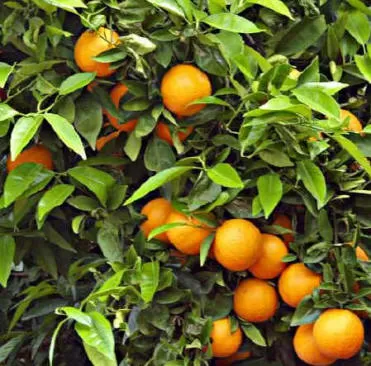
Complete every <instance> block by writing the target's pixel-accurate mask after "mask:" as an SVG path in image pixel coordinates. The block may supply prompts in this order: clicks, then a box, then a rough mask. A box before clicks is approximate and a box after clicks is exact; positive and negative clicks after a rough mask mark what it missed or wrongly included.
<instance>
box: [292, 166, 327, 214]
mask: <svg viewBox="0 0 371 366" xmlns="http://www.w3.org/2000/svg"><path fill="white" fill-rule="evenodd" d="M297 168H298V177H299V178H300V179H301V180H302V181H303V183H304V186H305V188H306V189H307V190H308V191H309V192H310V193H311V194H312V195H313V197H314V198H315V199H316V200H317V203H318V207H322V206H323V205H324V203H325V200H326V194H327V188H326V180H325V177H324V176H323V173H322V171H321V169H320V168H318V166H317V165H315V164H314V163H313V162H312V161H311V160H303V161H299V162H298V164H297Z"/></svg>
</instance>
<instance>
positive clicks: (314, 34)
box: [276, 15, 327, 56]
mask: <svg viewBox="0 0 371 366" xmlns="http://www.w3.org/2000/svg"><path fill="white" fill-rule="evenodd" d="M326 29H327V24H326V20H325V17H324V15H320V16H318V17H311V18H309V17H308V18H304V19H303V20H302V21H301V22H299V23H296V24H295V25H294V26H293V27H292V28H290V29H289V31H288V32H287V33H286V34H285V36H284V37H282V39H281V40H280V42H279V43H278V45H277V47H276V53H278V54H282V55H285V56H290V55H294V54H296V53H299V52H303V51H305V50H306V49H307V48H308V47H309V46H311V45H313V44H314V43H316V42H317V40H318V39H319V38H320V37H321V35H322V34H323V33H324V32H325V31H326Z"/></svg>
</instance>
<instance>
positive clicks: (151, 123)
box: [134, 113, 157, 137]
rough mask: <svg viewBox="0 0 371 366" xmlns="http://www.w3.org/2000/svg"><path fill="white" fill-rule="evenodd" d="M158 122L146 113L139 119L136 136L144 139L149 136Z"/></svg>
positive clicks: (135, 131)
mask: <svg viewBox="0 0 371 366" xmlns="http://www.w3.org/2000/svg"><path fill="white" fill-rule="evenodd" d="M156 123H157V120H156V119H155V118H154V117H153V116H152V115H151V114H150V113H144V114H143V115H142V116H140V117H139V120H138V124H137V125H136V126H135V130H134V133H135V136H137V137H144V136H147V135H149V134H150V133H151V132H152V131H153V130H154V129H155V127H156Z"/></svg>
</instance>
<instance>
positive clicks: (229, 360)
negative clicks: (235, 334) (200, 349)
mask: <svg viewBox="0 0 371 366" xmlns="http://www.w3.org/2000/svg"><path fill="white" fill-rule="evenodd" d="M250 357H251V352H249V351H241V352H237V353H235V354H233V355H232V356H230V357H226V358H220V359H217V360H216V361H215V366H231V365H233V364H234V363H235V362H238V361H243V360H247V359H248V358H250Z"/></svg>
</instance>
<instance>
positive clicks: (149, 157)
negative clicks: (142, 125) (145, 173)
mask: <svg viewBox="0 0 371 366" xmlns="http://www.w3.org/2000/svg"><path fill="white" fill-rule="evenodd" d="M175 162H176V158H175V155H174V152H173V149H172V148H171V146H170V145H169V144H168V143H167V142H165V141H163V140H161V139H158V138H154V139H153V140H151V141H150V142H149V143H148V145H147V148H146V151H145V153H144V164H145V167H146V168H147V169H148V170H151V171H155V172H160V171H162V170H165V169H168V168H171V167H172V166H174V165H175Z"/></svg>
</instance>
